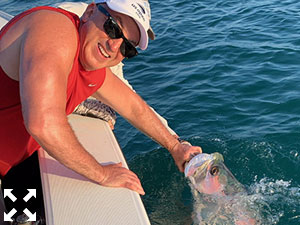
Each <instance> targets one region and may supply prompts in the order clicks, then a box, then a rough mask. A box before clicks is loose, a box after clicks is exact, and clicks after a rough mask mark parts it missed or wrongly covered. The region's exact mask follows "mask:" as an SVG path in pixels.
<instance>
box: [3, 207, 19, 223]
mask: <svg viewBox="0 0 300 225" xmlns="http://www.w3.org/2000/svg"><path fill="white" fill-rule="evenodd" d="M16 212H17V210H16V209H12V210H11V211H10V212H9V213H7V214H6V213H5V212H4V221H11V222H12V221H13V220H12V218H11V217H12V216H13V215H15V214H16Z"/></svg>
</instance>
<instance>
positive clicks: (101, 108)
mask: <svg viewBox="0 0 300 225" xmlns="http://www.w3.org/2000/svg"><path fill="white" fill-rule="evenodd" d="M144 1H147V0H144ZM147 2H148V1H147ZM53 6H54V7H57V8H61V9H64V10H67V11H69V12H72V13H75V14H76V15H77V16H79V17H81V16H82V15H83V13H84V11H85V10H86V8H87V6H88V4H87V3H84V2H61V3H56V4H54V5H53ZM147 33H148V37H149V38H150V39H151V40H154V39H155V34H154V32H153V30H152V28H151V26H150V27H149V30H148V31H147ZM123 66H124V64H123V63H122V62H120V63H119V64H117V65H116V66H113V67H110V70H111V71H112V72H113V74H114V75H116V76H118V78H120V79H121V80H122V81H123V82H124V83H125V84H126V85H127V86H128V87H129V88H130V89H132V90H133V91H135V90H134V89H133V87H132V86H131V85H130V83H129V82H128V80H126V79H125V78H124V75H123ZM151 109H152V110H153V111H154V113H155V114H156V115H157V116H158V118H159V119H160V121H161V122H162V123H163V124H164V125H165V127H166V128H167V129H168V131H169V132H170V133H171V134H172V135H173V136H174V137H176V138H179V136H178V135H177V134H176V132H175V131H174V130H173V129H172V128H170V127H169V125H168V122H167V120H166V119H165V118H163V117H162V116H161V115H159V114H158V113H157V112H156V111H155V110H154V109H153V108H151ZM73 113H75V114H79V115H83V116H92V117H96V118H100V119H102V120H104V121H106V122H108V124H109V125H110V127H111V129H114V125H115V122H116V114H115V112H114V111H113V109H111V108H110V107H109V106H107V105H105V104H103V103H102V102H100V101H97V99H95V98H93V97H89V99H87V100H85V101H84V102H82V103H80V104H79V105H78V106H77V107H76V108H75V110H74V112H73Z"/></svg>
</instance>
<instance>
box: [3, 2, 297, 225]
mask: <svg viewBox="0 0 300 225" xmlns="http://www.w3.org/2000/svg"><path fill="white" fill-rule="evenodd" d="M56 2H59V1H56V0H55V1H49V0H41V1H33V0H16V1H11V0H1V1H0V10H3V11H6V12H8V13H10V14H13V15H15V14H17V13H19V12H21V11H23V10H25V9H28V8H31V7H33V6H37V5H44V4H50V3H56ZM86 2H87V1H86ZM150 3H151V8H152V21H151V23H152V27H153V29H154V31H155V33H156V40H155V41H151V42H150V44H149V47H148V49H147V50H146V51H145V52H140V55H139V56H138V57H136V58H134V59H131V60H127V61H125V65H126V66H125V68H124V73H125V76H126V78H127V79H128V80H129V81H130V82H131V84H132V85H133V87H134V88H135V90H136V91H137V92H138V93H139V94H140V95H141V96H142V97H143V98H144V99H145V100H146V101H147V102H148V103H149V104H150V105H151V106H153V107H154V108H155V109H156V110H157V111H158V112H159V113H160V114H161V115H163V116H164V117H165V118H166V119H167V120H168V122H169V125H170V126H171V127H172V128H173V129H174V130H175V131H176V132H177V133H178V134H179V135H180V136H181V137H182V138H183V139H186V140H188V141H189V142H191V143H192V144H193V145H199V146H201V147H202V148H203V151H204V152H207V153H212V152H220V153H222V154H223V156H224V158H225V164H226V165H227V167H228V168H229V169H230V170H231V171H232V173H233V174H234V175H235V177H236V178H237V179H238V180H239V181H240V182H241V183H242V184H244V185H245V187H246V188H247V190H248V193H249V201H251V203H252V204H253V205H254V207H255V209H256V210H257V212H258V213H259V214H260V215H261V217H262V224H278V225H279V224H280V225H299V224H300V2H299V1H296V0H287V1H278V0H266V1H259V0H247V1H244V0H239V1H237V0H225V1H212V0H207V1H199V0H197V1H191V0H185V1H178V0H176V1H175V0H167V1H159V0H151V1H150ZM115 134H116V136H117V139H118V141H119V143H120V146H121V147H122V149H123V152H124V154H125V157H126V159H127V161H128V164H129V167H130V168H131V169H132V170H133V171H134V172H135V173H136V174H137V175H138V176H139V177H140V179H141V182H142V184H143V187H144V189H145V192H146V195H145V196H143V197H142V200H143V202H144V205H145V208H146V210H147V213H148V215H149V218H150V221H151V224H157V225H158V224H162V225H177V224H178V225H187V224H195V223H194V222H193V221H194V217H195V214H196V213H197V207H195V202H196V199H195V198H194V197H193V195H192V193H191V188H190V186H189V184H188V181H187V180H186V179H185V178H184V176H183V174H181V173H180V172H179V171H178V170H177V168H176V166H175V165H174V163H173V160H172V158H171V156H170V155H169V154H168V152H167V151H166V150H165V149H163V148H162V147H160V146H159V145H157V144H156V143H154V142H153V141H151V140H150V139H149V138H147V137H146V136H144V135H143V134H141V133H140V132H139V131H137V130H136V129H135V128H133V127H132V126H131V125H129V124H128V123H127V122H126V121H124V120H123V119H122V118H121V117H118V120H117V124H116V126H115Z"/></svg>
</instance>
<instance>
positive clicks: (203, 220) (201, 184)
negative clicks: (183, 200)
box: [185, 152, 261, 225]
mask: <svg viewBox="0 0 300 225" xmlns="http://www.w3.org/2000/svg"><path fill="white" fill-rule="evenodd" d="M185 176H186V177H188V178H189V180H190V181H191V187H192V190H193V194H194V197H195V206H194V208H195V210H194V211H195V212H194V213H195V215H194V217H195V218H194V220H195V222H196V223H197V224H222V225H223V224H235V225H258V224H261V223H260V219H259V215H258V213H257V212H255V210H253V209H252V208H251V207H250V205H249V201H248V200H247V197H246V196H247V192H246V189H245V187H244V186H243V185H242V184H241V183H240V182H239V181H238V180H237V179H236V178H235V177H234V176H233V174H232V173H231V172H230V171H229V169H228V168H227V167H226V166H225V164H224V158H223V156H222V155H221V154H220V153H218V152H216V153H212V154H206V153H202V154H199V155H197V156H195V157H194V158H192V159H191V160H190V161H189V162H188V163H187V164H186V166H185Z"/></svg>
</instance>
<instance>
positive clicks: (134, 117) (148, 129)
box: [94, 69, 202, 171]
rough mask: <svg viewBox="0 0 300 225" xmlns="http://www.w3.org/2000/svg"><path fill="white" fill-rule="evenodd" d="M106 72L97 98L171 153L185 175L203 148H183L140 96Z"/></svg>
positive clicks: (108, 71)
mask: <svg viewBox="0 0 300 225" xmlns="http://www.w3.org/2000/svg"><path fill="white" fill-rule="evenodd" d="M106 71H107V73H106V79H105V81H104V83H103V85H102V87H101V88H100V89H99V90H98V91H97V92H96V93H95V95H94V96H95V97H97V98H98V99H99V100H100V101H102V102H104V103H105V104H107V105H109V106H110V107H112V108H113V109H115V110H116V111H117V112H118V113H119V114H120V115H122V116H123V117H124V118H125V119H127V120H128V121H129V122H130V123H131V124H132V125H133V126H135V127H136V128H137V129H139V130H141V131H142V132H143V133H145V134H146V135H148V136H149V137H151V138H152V139H154V140H155V141H156V142H158V143H159V144H160V145H161V146H163V147H165V148H166V149H168V151H169V152H170V153H171V154H172V156H173V158H174V160H175V163H176V165H177V166H178V168H179V170H180V171H183V170H184V163H185V162H186V161H187V160H189V158H190V157H191V155H194V154H198V153H200V152H201V151H202V150H201V148H200V147H195V146H189V145H185V144H181V143H180V142H179V141H178V140H177V138H176V137H174V136H173V135H172V134H171V133H170V132H169V131H168V130H167V129H166V128H165V126H164V125H163V124H162V123H161V121H160V120H159V119H158V117H157V116H156V114H155V113H154V112H153V110H151V109H150V107H149V106H148V105H147V104H146V102H145V101H144V100H142V98H141V97H140V96H138V95H137V94H136V93H135V92H133V91H132V90H131V89H130V88H128V87H127V86H126V85H125V84H124V83H123V82H122V81H120V79H119V78H117V77H116V76H115V75H114V74H113V73H112V72H111V71H110V69H107V70H106Z"/></svg>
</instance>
